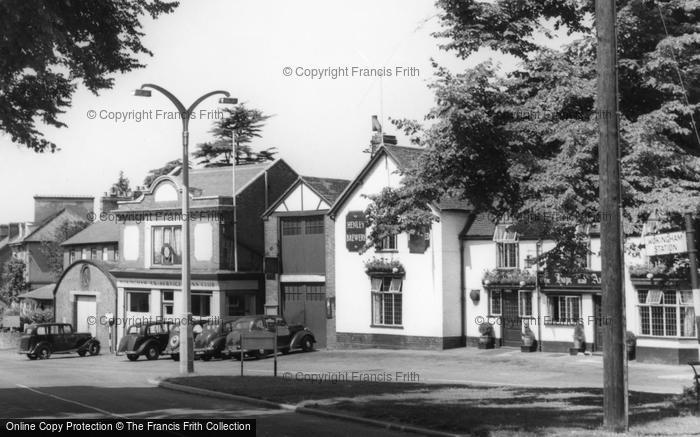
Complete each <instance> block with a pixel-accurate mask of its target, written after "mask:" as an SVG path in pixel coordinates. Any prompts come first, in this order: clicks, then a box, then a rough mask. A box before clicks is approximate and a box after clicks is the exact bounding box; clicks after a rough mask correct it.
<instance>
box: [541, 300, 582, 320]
mask: <svg viewBox="0 0 700 437" xmlns="http://www.w3.org/2000/svg"><path fill="white" fill-rule="evenodd" d="M548 300H549V316H550V319H549V321H550V322H551V323H561V324H565V325H577V324H578V323H580V321H581V296H550V297H549V299H548Z"/></svg>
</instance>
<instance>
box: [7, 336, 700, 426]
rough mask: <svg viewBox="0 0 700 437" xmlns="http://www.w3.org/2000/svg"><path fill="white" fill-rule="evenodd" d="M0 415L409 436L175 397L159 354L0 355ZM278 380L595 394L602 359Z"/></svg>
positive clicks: (357, 364) (318, 370)
mask: <svg viewBox="0 0 700 437" xmlns="http://www.w3.org/2000/svg"><path fill="white" fill-rule="evenodd" d="M273 363H274V360H273V359H272V358H265V359H260V360H246V361H245V363H244V372H245V374H246V375H271V374H272V372H273ZM0 369H2V371H0V411H4V413H5V414H4V415H5V417H18V418H19V417H26V418H29V417H35V418H36V417H41V418H49V417H56V418H60V417H85V418H88V417H113V416H124V417H132V418H165V417H192V418H197V417H236V418H255V419H257V420H258V422H257V423H258V432H259V435H276V436H277V435H281V436H287V435H288V436H295V435H308V434H309V433H316V432H318V430H320V429H322V430H324V432H323V435H338V436H343V435H348V436H349V435H358V434H360V433H361V434H362V435H363V436H374V435H377V436H379V435H382V436H384V435H387V436H392V435H397V436H398V435H411V434H406V433H402V432H399V431H390V430H387V429H380V428H376V427H372V426H367V425H363V424H358V423H350V422H344V421H342V420H337V419H334V418H323V417H315V416H308V415H304V414H296V413H293V412H290V411H286V410H280V409H274V408H266V407H264V406H260V405H254V404H250V403H246V402H242V401H236V400H227V399H216V398H210V397H205V396H200V395H196V394H189V393H176V392H172V391H168V390H165V389H163V388H159V387H156V386H154V385H153V381H154V380H157V379H161V378H167V377H171V376H179V373H178V371H179V364H178V363H176V362H174V361H172V360H170V359H169V358H167V357H162V358H161V359H159V360H156V361H147V360H145V359H143V358H141V359H139V360H138V361H136V362H130V361H128V360H127V359H126V357H124V356H114V355H109V354H107V353H104V352H103V354H101V355H99V356H96V357H89V356H88V357H85V358H79V357H78V356H77V355H75V354H74V355H63V356H62V355H54V356H52V357H51V359H49V360H44V361H41V360H37V361H30V360H28V359H27V358H26V357H25V356H23V355H19V354H16V353H15V352H14V351H0ZM238 374H240V362H238V361H232V360H212V361H209V362H200V361H196V362H195V375H234V376H235V375H238ZM278 374H279V375H280V376H281V377H285V378H292V379H304V378H306V379H311V378H317V380H318V381H319V382H322V381H323V378H326V380H328V379H329V378H342V377H344V378H346V379H357V378H364V379H367V378H370V379H371V378H375V380H382V378H384V380H386V378H391V380H392V381H399V382H401V381H406V382H426V383H451V384H476V385H486V386H488V385H507V386H516V387H518V386H522V387H561V388H564V387H569V388H570V387H597V388H600V387H602V381H603V377H602V357H600V356H574V357H572V356H569V355H568V354H556V353H529V354H528V353H522V352H520V350H519V349H507V348H500V349H492V350H479V349H474V348H467V349H465V348H461V349H452V350H447V351H407V350H399V351H392V350H381V349H370V350H322V351H314V352H311V353H292V354H289V355H285V356H280V357H279V358H278ZM691 381H692V371H691V369H690V367H688V366H671V365H656V364H642V363H636V362H631V363H630V365H629V385H630V390H635V391H645V392H652V393H680V392H681V391H682V389H683V387H684V386H687V385H690V383H691Z"/></svg>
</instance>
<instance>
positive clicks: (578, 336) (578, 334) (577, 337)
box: [574, 324, 586, 344]
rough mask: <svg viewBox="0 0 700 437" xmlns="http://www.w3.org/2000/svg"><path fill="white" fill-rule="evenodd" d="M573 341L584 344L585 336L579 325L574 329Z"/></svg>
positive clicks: (581, 326)
mask: <svg viewBox="0 0 700 437" xmlns="http://www.w3.org/2000/svg"><path fill="white" fill-rule="evenodd" d="M574 341H579V342H581V343H582V344H583V343H585V342H586V334H585V332H584V331H583V325H581V324H578V325H576V328H574Z"/></svg>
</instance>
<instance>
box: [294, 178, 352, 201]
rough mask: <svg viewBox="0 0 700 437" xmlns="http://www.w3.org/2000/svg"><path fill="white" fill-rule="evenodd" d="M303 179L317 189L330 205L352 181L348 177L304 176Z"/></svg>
mask: <svg viewBox="0 0 700 437" xmlns="http://www.w3.org/2000/svg"><path fill="white" fill-rule="evenodd" d="M301 180H303V181H304V182H305V183H306V184H307V185H309V186H310V187H311V188H313V189H314V190H316V192H317V193H318V194H320V195H321V196H322V197H323V199H324V200H325V201H326V202H328V203H329V204H330V205H332V204H333V203H334V202H335V200H336V199H337V198H338V196H340V193H342V192H343V190H344V189H345V187H347V186H348V184H349V183H350V181H349V180H347V179H331V178H317V177H313V176H302V177H301Z"/></svg>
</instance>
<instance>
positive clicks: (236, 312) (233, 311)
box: [226, 294, 245, 316]
mask: <svg viewBox="0 0 700 437" xmlns="http://www.w3.org/2000/svg"><path fill="white" fill-rule="evenodd" d="M226 301H227V308H228V309H227V315H229V316H243V315H245V308H244V306H243V305H244V304H243V296H240V295H232V294H227V295H226Z"/></svg>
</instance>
